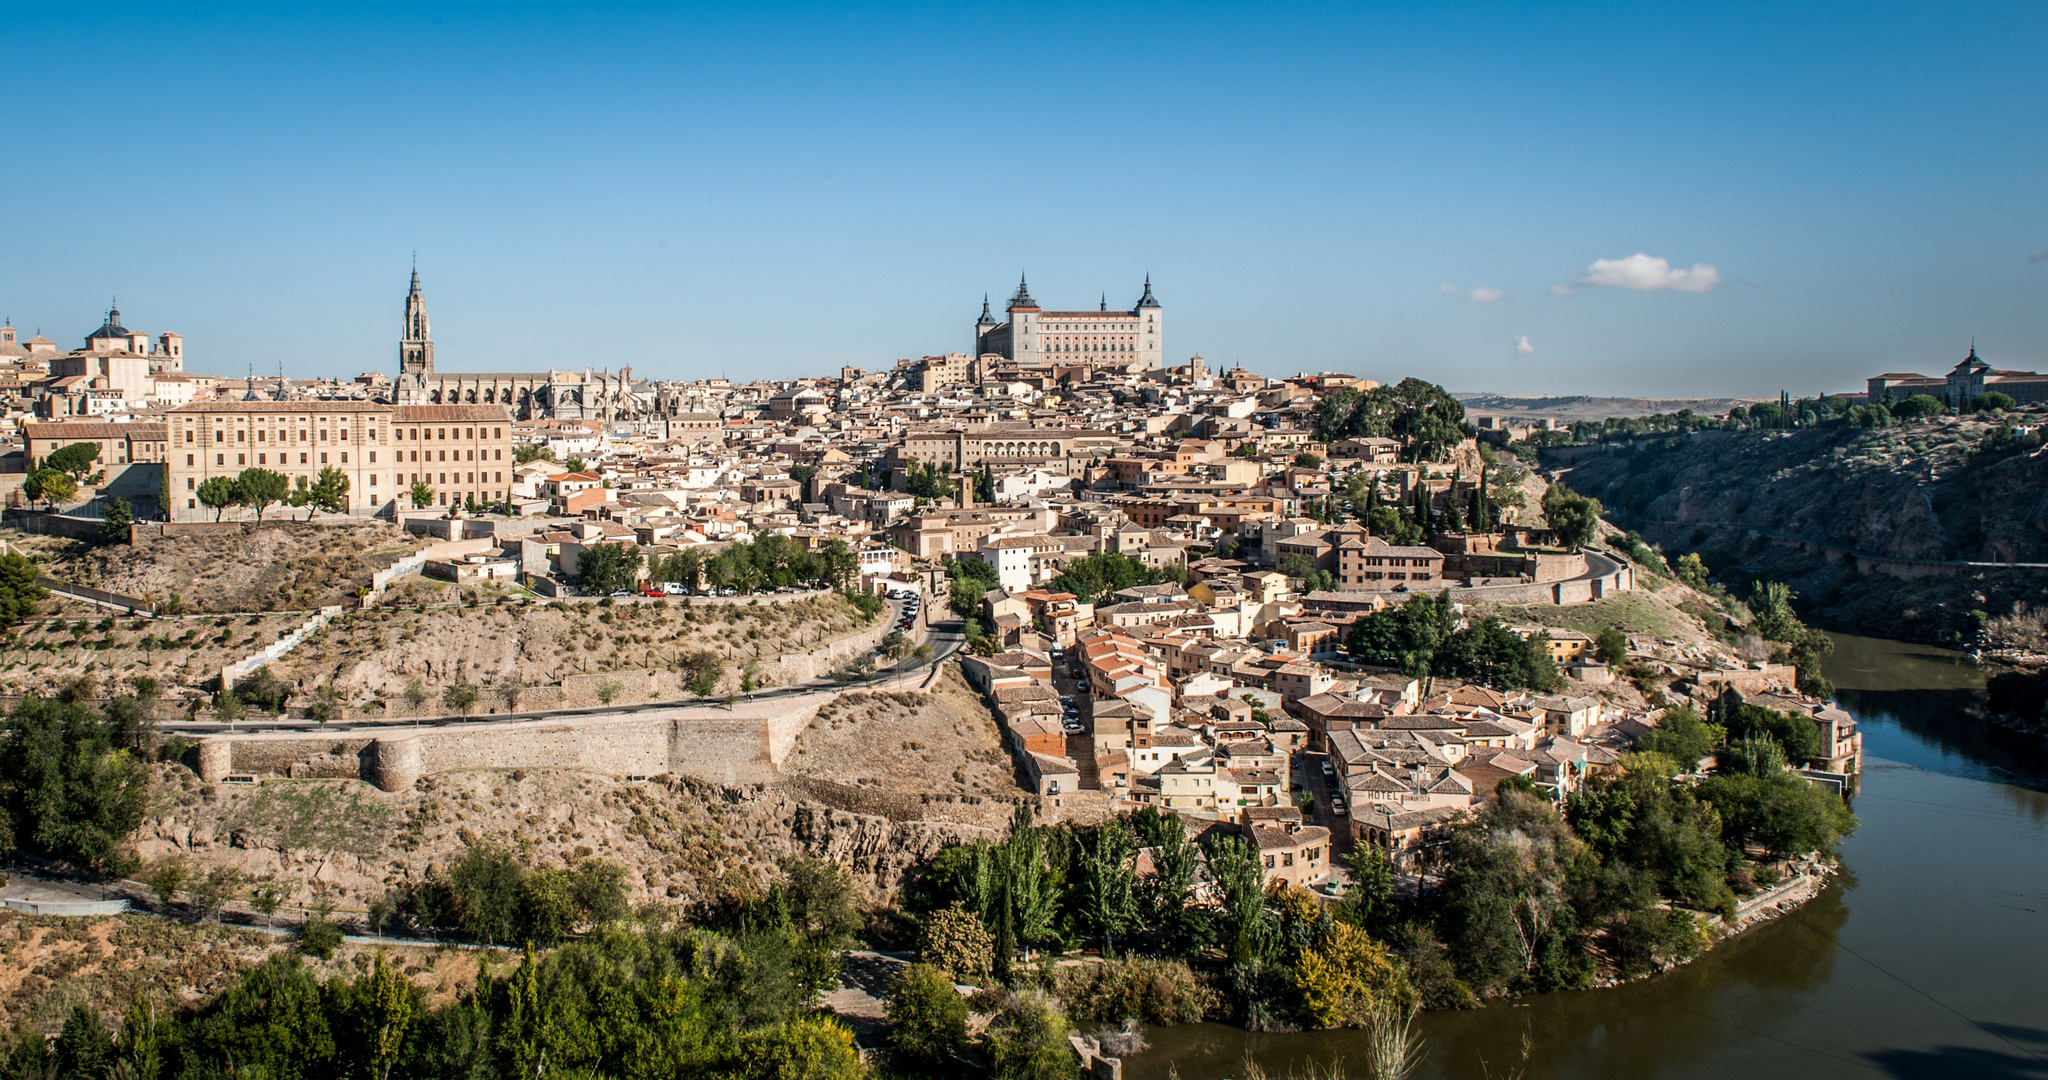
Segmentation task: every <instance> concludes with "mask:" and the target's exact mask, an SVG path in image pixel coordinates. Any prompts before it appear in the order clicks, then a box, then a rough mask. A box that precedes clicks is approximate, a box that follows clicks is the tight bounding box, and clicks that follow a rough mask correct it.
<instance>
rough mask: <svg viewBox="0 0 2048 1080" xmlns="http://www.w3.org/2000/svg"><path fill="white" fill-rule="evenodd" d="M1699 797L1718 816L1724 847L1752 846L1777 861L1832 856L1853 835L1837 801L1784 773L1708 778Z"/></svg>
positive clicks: (1845, 812)
mask: <svg viewBox="0 0 2048 1080" xmlns="http://www.w3.org/2000/svg"><path fill="white" fill-rule="evenodd" d="M1699 797H1700V798H1701V799H1702V800H1705V801H1706V802H1708V803H1711V804H1713V806H1714V808H1715V809H1716V810H1717V811H1719V813H1720V816H1721V822H1722V827H1721V830H1722V834H1723V836H1724V837H1725V838H1726V839H1727V840H1728V841H1729V842H1731V843H1734V844H1752V843H1753V844H1756V845H1758V846H1760V847H1762V848H1763V849H1764V850H1766V851H1768V852H1770V853H1771V854H1772V855H1775V856H1778V857H1780V858H1784V857H1787V856H1792V855H1804V854H1808V853H1811V852H1819V851H1832V850H1834V848H1835V845H1836V844H1837V843H1840V842H1841V840H1842V838H1843V837H1845V836H1848V835H1850V834H1851V833H1854V832H1855V831H1856V824H1857V822H1856V815H1854V814H1852V813H1850V812H1849V808H1848V806H1847V805H1845V804H1844V803H1843V802H1842V800H1841V799H1839V798H1837V797H1836V796H1835V795H1834V794H1832V793H1831V792H1829V791H1828V790H1827V789H1825V788H1822V787H1818V786H1816V785H1814V784H1811V783H1808V782H1807V781H1806V780H1805V779H1803V778H1801V777H1799V776H1796V775H1793V774H1792V773H1788V772H1777V773H1774V774H1772V775H1770V776H1713V777H1708V778H1707V779H1706V780H1704V781H1702V782H1701V783H1700V786H1699Z"/></svg>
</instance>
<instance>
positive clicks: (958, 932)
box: [917, 902, 1122, 1019]
mask: <svg viewBox="0 0 2048 1080" xmlns="http://www.w3.org/2000/svg"><path fill="white" fill-rule="evenodd" d="M917 955H918V958H919V959H920V960H923V961H924V962H926V963H928V964H931V965H933V966H935V967H937V968H938V969H939V970H941V971H943V972H945V973H946V974H947V976H949V977H950V978H952V980H953V981H954V982H960V983H966V984H967V985H969V986H981V985H984V984H985V983H987V981H988V977H989V972H990V970H992V969H993V968H994V967H995V938H994V937H993V936H991V935H990V934H989V932H988V928H987V927H985V926H983V925H982V923H981V917H980V916H979V915H976V914H974V913H973V912H971V911H968V910H967V909H966V908H964V907H962V906H961V905H960V904H959V903H957V902H956V903H954V904H953V906H951V907H949V908H946V909H944V910H942V911H935V912H932V914H931V917H930V918H929V919H927V920H925V925H924V933H923V935H921V936H920V937H919V938H918V942H917ZM1117 1019H1122V1017H1118V1018H1117Z"/></svg>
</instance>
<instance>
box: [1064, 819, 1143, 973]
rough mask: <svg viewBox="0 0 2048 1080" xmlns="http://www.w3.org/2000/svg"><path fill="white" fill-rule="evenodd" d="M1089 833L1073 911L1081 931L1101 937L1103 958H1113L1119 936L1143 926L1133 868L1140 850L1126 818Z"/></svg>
mask: <svg viewBox="0 0 2048 1080" xmlns="http://www.w3.org/2000/svg"><path fill="white" fill-rule="evenodd" d="M1089 832H1090V833H1091V834H1092V835H1091V836H1087V837H1086V838H1085V839H1084V841H1083V844H1082V847H1081V851H1080V854H1079V857H1078V858H1077V859H1076V860H1075V869H1076V871H1077V872H1078V876H1077V879H1076V881H1075V882H1074V897H1073V903H1072V907H1073V911H1074V915H1075V918H1076V921H1077V922H1078V923H1079V924H1080V927H1081V929H1083V930H1088V931H1093V932H1094V933H1096V934H1099V935H1101V936H1102V951H1103V954H1104V955H1109V954H1110V953H1111V952H1113V951H1114V946H1115V939H1116V938H1117V937H1118V936H1120V935H1124V934H1129V933H1131V932H1133V931H1135V930H1136V929H1137V928H1138V926H1139V914H1140V912H1139V906H1138V892H1137V889H1136V887H1135V886H1136V884H1137V882H1136V880H1135V874H1134V872H1133V868H1132V863H1133V861H1134V859H1135V858H1136V856H1137V853H1138V848H1137V844H1136V843H1135V842H1134V840H1133V839H1132V836H1131V830H1130V826H1128V825H1126V824H1125V823H1124V821H1123V819H1122V818H1109V819H1107V820H1105V821H1103V822H1102V823H1101V824H1100V825H1097V826H1096V827H1095V828H1093V829H1091V830H1089Z"/></svg>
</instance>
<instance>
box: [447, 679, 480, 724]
mask: <svg viewBox="0 0 2048 1080" xmlns="http://www.w3.org/2000/svg"><path fill="white" fill-rule="evenodd" d="M478 696H479V694H478V691H477V687H476V684H475V683H466V682H453V683H449V684H448V686H447V687H446V688H445V689H443V690H442V691H441V704H443V705H445V706H447V707H448V708H450V709H452V710H454V711H455V712H457V713H459V714H461V715H463V716H468V715H469V714H470V713H471V712H473V711H475V710H476V702H477V698H478Z"/></svg>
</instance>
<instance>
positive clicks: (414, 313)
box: [398, 263, 434, 377]
mask: <svg viewBox="0 0 2048 1080" xmlns="http://www.w3.org/2000/svg"><path fill="white" fill-rule="evenodd" d="M433 373H434V338H433V335H432V334H430V333H428V331H427V301H426V298H425V297H423V296H421V295H420V267H419V264H418V263H414V264H413V267H412V291H410V292H408V293H406V294H405V330H404V331H403V332H402V333H401V334H400V335H399V339H398V374H399V375H400V376H401V377H403V376H406V375H432V374H433Z"/></svg>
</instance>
